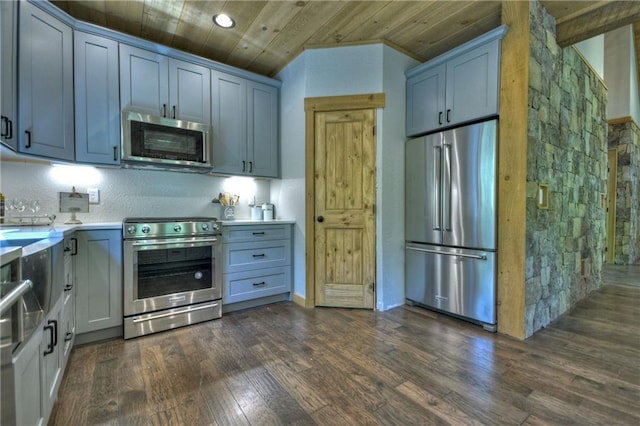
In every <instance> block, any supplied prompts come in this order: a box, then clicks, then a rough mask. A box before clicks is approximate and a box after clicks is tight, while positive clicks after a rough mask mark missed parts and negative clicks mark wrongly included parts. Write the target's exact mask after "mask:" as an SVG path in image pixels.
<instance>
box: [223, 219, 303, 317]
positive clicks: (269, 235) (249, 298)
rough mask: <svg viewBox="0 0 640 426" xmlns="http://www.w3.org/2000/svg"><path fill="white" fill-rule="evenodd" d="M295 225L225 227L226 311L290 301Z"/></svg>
mask: <svg viewBox="0 0 640 426" xmlns="http://www.w3.org/2000/svg"><path fill="white" fill-rule="evenodd" d="M291 227H292V225H290V224H273V225H270V224H256V225H238V226H233V225H231V226H227V225H225V226H224V228H223V233H222V234H223V242H224V244H223V256H222V258H223V265H224V266H223V272H224V284H223V298H222V303H223V309H224V310H225V311H227V312H228V311H232V310H235V308H244V307H250V306H258V305H261V304H264V303H271V302H274V301H279V300H290V298H291V291H292V280H291V276H292V273H291V269H292V262H291V257H292V255H291V253H292V236H291V235H292V232H291Z"/></svg>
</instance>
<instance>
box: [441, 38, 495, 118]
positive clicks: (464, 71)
mask: <svg viewBox="0 0 640 426" xmlns="http://www.w3.org/2000/svg"><path fill="white" fill-rule="evenodd" d="M499 54H500V41H499V40H494V41H492V42H490V43H487V44H485V45H482V46H479V47H477V48H475V49H473V50H471V51H469V52H467V53H464V54H462V55H460V56H457V57H455V58H453V59H451V60H450V61H449V62H447V98H446V99H447V101H446V102H447V106H446V114H445V115H446V119H447V125H452V124H457V123H463V122H466V121H470V120H476V119H479V118H483V117H488V116H491V115H495V114H498V99H499V97H500V93H499V87H500V57H499Z"/></svg>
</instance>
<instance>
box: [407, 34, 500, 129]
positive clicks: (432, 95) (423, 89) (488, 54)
mask: <svg viewBox="0 0 640 426" xmlns="http://www.w3.org/2000/svg"><path fill="white" fill-rule="evenodd" d="M506 30H507V28H506V26H502V27H499V28H496V29H495V30H492V31H490V32H488V33H486V34H484V35H482V36H480V37H477V38H475V39H473V40H471V41H470V42H468V43H465V44H464V45H462V46H460V47H458V48H456V49H454V50H451V51H450V52H447V53H445V54H443V55H441V56H439V57H437V58H435V59H433V60H431V61H429V62H425V63H424V64H421V65H419V66H417V67H415V68H413V69H411V70H409V71H407V72H406V73H405V74H406V77H407V111H406V114H407V121H406V131H407V136H417V135H421V134H424V133H429V132H431V131H434V130H439V129H440V128H444V127H450V126H454V125H458V124H461V123H465V122H468V121H472V120H477V119H481V118H485V117H490V116H493V115H497V114H498V112H499V102H498V101H499V98H500V40H501V39H502V37H503V36H504V33H505V32H506Z"/></svg>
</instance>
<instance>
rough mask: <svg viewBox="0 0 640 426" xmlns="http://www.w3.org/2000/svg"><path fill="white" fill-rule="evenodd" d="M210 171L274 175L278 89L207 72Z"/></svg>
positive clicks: (275, 172) (276, 172) (277, 154)
mask: <svg viewBox="0 0 640 426" xmlns="http://www.w3.org/2000/svg"><path fill="white" fill-rule="evenodd" d="M211 82H212V84H211V99H212V100H213V106H212V118H213V119H212V124H213V134H214V136H213V171H214V172H215V173H225V174H234V175H249V176H260V177H278V173H279V163H278V158H279V152H278V147H279V144H278V133H279V131H278V116H279V115H278V88H277V87H273V86H269V85H266V84H262V83H258V82H254V81H251V80H247V79H244V78H241V77H236V76H233V75H230V74H226V73H223V72H220V71H212V72H211Z"/></svg>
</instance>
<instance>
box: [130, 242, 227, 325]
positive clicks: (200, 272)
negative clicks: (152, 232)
mask: <svg viewBox="0 0 640 426" xmlns="http://www.w3.org/2000/svg"><path fill="white" fill-rule="evenodd" d="M219 261H220V253H219V244H218V240H217V238H215V237H211V238H180V239H158V240H143V241H139V240H125V241H124V314H125V316H129V315H136V314H141V313H146V312H153V311H158V310H161V309H169V308H174V307H178V306H186V305H191V304H194V303H200V302H206V301H211V300H217V299H220V298H221V297H222V288H221V283H222V279H221V278H222V277H221V268H220V267H219Z"/></svg>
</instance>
